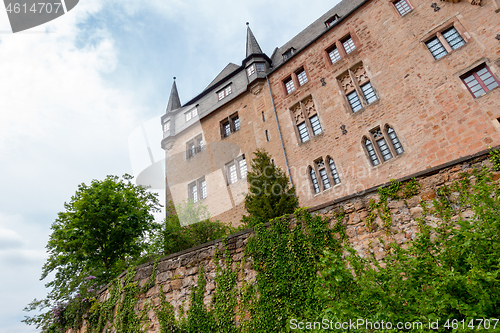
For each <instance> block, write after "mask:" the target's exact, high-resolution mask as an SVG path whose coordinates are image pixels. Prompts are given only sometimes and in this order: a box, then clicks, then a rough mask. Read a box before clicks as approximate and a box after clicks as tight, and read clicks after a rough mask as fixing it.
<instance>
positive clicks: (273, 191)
mask: <svg viewBox="0 0 500 333" xmlns="http://www.w3.org/2000/svg"><path fill="white" fill-rule="evenodd" d="M254 155H255V158H254V159H253V160H252V162H251V169H252V170H251V171H250V172H248V175H247V180H248V182H249V184H250V190H249V191H250V193H248V194H247V196H246V198H245V208H246V210H247V212H248V213H249V214H250V215H249V216H243V222H244V223H245V224H247V225H248V226H254V225H256V224H258V223H261V222H267V221H269V220H270V219H273V218H275V217H278V216H282V215H284V214H292V213H293V212H294V211H295V209H296V208H297V207H298V200H297V197H296V195H295V188H293V187H290V183H289V181H288V177H287V176H286V175H285V173H284V172H283V170H281V168H279V167H277V166H275V165H274V164H273V163H272V162H271V156H270V155H269V154H268V153H267V152H266V151H265V150H263V149H257V151H256V152H255V153H254Z"/></svg>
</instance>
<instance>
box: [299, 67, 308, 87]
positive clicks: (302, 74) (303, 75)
mask: <svg viewBox="0 0 500 333" xmlns="http://www.w3.org/2000/svg"><path fill="white" fill-rule="evenodd" d="M297 80H298V81H299V86H303V85H304V84H306V83H307V75H306V71H305V70H304V69H301V70H300V71H299V72H298V73H297Z"/></svg>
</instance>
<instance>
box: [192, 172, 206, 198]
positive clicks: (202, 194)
mask: <svg viewBox="0 0 500 333" xmlns="http://www.w3.org/2000/svg"><path fill="white" fill-rule="evenodd" d="M203 184H204V186H203ZM203 188H204V189H205V191H203ZM195 195H196V197H195ZM207 197H208V186H207V181H206V179H205V176H203V177H201V178H198V179H196V180H194V181H192V182H190V183H189V184H188V200H190V201H192V202H193V203H197V202H201V201H203V200H204V199H206V198H207Z"/></svg>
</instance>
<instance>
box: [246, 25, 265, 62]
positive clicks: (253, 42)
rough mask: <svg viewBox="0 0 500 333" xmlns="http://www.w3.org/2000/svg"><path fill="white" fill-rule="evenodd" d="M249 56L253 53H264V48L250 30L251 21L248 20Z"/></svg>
mask: <svg viewBox="0 0 500 333" xmlns="http://www.w3.org/2000/svg"><path fill="white" fill-rule="evenodd" d="M247 27H248V28H247V58H248V57H249V56H250V55H252V54H262V53H264V52H262V49H261V48H260V46H259V43H257V39H256V38H255V36H254V35H253V33H252V30H250V23H248V22H247Z"/></svg>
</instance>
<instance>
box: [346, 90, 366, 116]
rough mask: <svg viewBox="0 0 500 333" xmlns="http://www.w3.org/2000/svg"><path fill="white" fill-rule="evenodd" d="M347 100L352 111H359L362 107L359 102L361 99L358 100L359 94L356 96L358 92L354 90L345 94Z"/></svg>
mask: <svg viewBox="0 0 500 333" xmlns="http://www.w3.org/2000/svg"><path fill="white" fill-rule="evenodd" d="M347 101H348V102H349V105H350V106H351V110H352V112H356V111H359V110H361V109H362V108H363V105H362V104H361V101H360V100H359V96H358V93H357V91H356V90H354V91H353V92H350V93H349V94H347Z"/></svg>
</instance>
